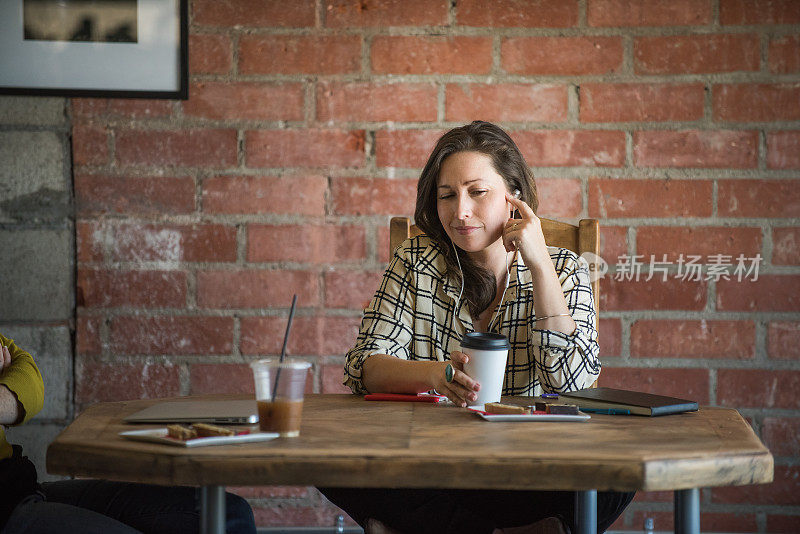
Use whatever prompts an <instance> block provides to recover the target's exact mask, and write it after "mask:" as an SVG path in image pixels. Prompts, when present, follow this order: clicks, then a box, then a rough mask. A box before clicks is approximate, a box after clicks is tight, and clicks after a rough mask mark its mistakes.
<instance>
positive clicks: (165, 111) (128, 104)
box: [108, 98, 173, 119]
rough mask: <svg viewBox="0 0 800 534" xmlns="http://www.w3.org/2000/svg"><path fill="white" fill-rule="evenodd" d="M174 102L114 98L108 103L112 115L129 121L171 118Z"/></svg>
mask: <svg viewBox="0 0 800 534" xmlns="http://www.w3.org/2000/svg"><path fill="white" fill-rule="evenodd" d="M172 109H173V102H172V101H169V100H143V99H141V98H114V99H112V100H110V101H109V102H108V112H109V114H111V115H117V116H122V117H127V118H129V119H151V118H158V117H169V116H170V115H171V114H172Z"/></svg>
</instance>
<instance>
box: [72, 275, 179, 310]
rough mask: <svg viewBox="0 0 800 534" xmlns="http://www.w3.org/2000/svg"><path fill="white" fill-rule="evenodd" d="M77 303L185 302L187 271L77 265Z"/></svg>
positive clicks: (170, 304) (167, 305)
mask: <svg viewBox="0 0 800 534" xmlns="http://www.w3.org/2000/svg"><path fill="white" fill-rule="evenodd" d="M77 286H78V287H77V296H76V300H77V304H78V306H85V307H90V308H91V307H98V308H107V307H116V306H133V307H141V308H170V307H181V308H182V307H184V306H185V305H186V273H184V272H180V271H112V270H103V269H85V268H79V269H78V283H77Z"/></svg>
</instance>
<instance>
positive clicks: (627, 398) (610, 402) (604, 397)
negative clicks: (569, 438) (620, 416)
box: [558, 388, 698, 416]
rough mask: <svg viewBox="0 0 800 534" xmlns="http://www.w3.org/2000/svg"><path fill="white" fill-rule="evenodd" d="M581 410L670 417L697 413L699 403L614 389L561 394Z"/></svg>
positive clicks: (593, 389)
mask: <svg viewBox="0 0 800 534" xmlns="http://www.w3.org/2000/svg"><path fill="white" fill-rule="evenodd" d="M558 395H559V397H562V398H564V399H566V400H568V401H570V402H573V403H575V404H577V405H578V406H579V407H580V408H581V409H583V408H589V409H600V410H602V409H617V410H628V411H630V413H632V414H636V415H649V416H654V415H668V414H674V413H683V412H695V411H697V408H698V407H697V403H696V402H695V401H690V400H686V399H677V398H674V397H665V396H662V395H653V394H651V393H641V392H638V391H628V390H624V389H613V388H587V389H581V390H578V391H571V392H569V393H559V394H558Z"/></svg>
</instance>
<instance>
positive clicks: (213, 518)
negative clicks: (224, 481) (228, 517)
mask: <svg viewBox="0 0 800 534" xmlns="http://www.w3.org/2000/svg"><path fill="white" fill-rule="evenodd" d="M200 534H225V486H203V487H202V488H200Z"/></svg>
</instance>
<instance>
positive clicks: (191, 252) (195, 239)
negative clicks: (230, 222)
mask: <svg viewBox="0 0 800 534" xmlns="http://www.w3.org/2000/svg"><path fill="white" fill-rule="evenodd" d="M112 257H113V259H114V260H116V261H138V262H142V261H174V262H180V261H236V227H234V226H226V225H221V224H193V225H158V224H124V225H120V226H118V227H116V229H115V231H114V241H113V245H112Z"/></svg>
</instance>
